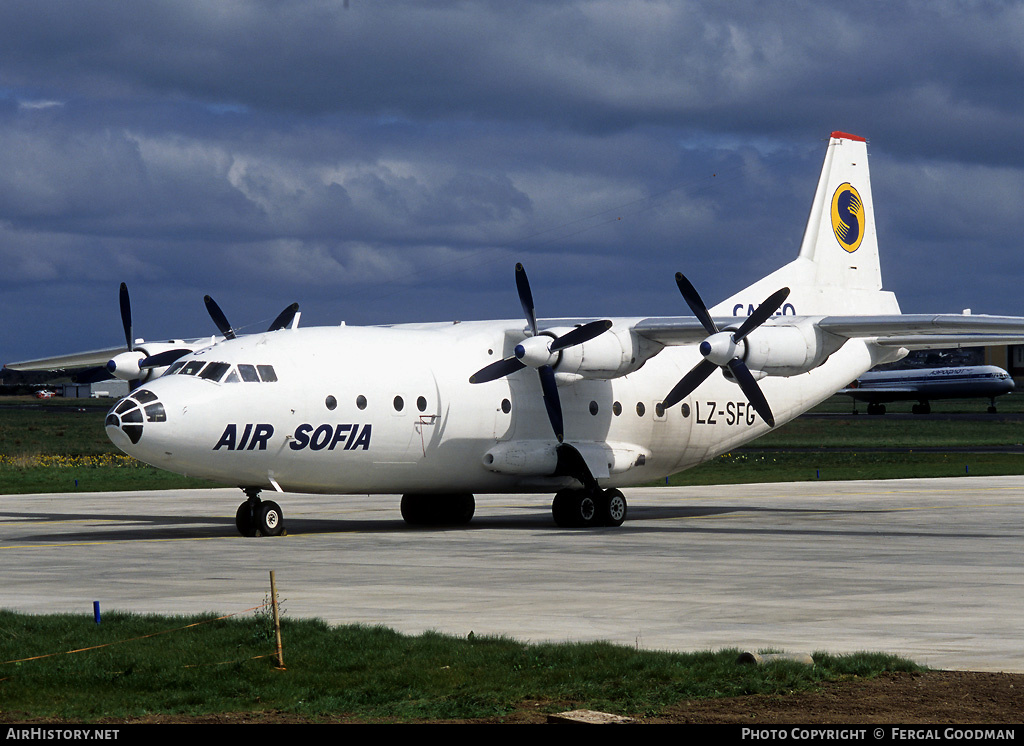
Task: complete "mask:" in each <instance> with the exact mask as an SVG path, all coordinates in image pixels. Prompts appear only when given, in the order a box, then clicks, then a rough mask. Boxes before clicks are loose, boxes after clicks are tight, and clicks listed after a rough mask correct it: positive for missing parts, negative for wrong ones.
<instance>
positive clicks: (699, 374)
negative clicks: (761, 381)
mask: <svg viewBox="0 0 1024 746" xmlns="http://www.w3.org/2000/svg"><path fill="white" fill-rule="evenodd" d="M676 285H678V286H679V292H680V293H682V295H683V299H684V300H685V301H686V304H687V305H688V306H689V307H690V310H691V311H693V315H694V316H696V317H697V320H698V321H700V323H701V325H702V326H703V327H704V329H705V331H707V333H708V337H707V339H705V340H704V341H703V342H701V343H700V354H701V355H703V356H704V359H703V360H701V361H700V362H699V363H697V364H696V365H695V366H694V367H693V368H692V369H691V370H690V372H689V373H687V374H686V375H685V376H683V378H682V379H681V380H680V381H679V383H677V384H676V385H675V386H674V387H673V388H672V390H671V391H669V392H668V396H666V397H665V401H664V402H663V404H664V406H665V407H671V406H673V405H674V404H676V403H678V402H680V401H682V400H683V399H685V398H686V397H687V396H689V395H690V393H691V392H692V391H693V390H694V389H696V388H697V387H698V386H699V385H700V384H701V383H703V382H704V380H705V379H706V378H707V377H708V376H710V375H711V374H712V373H713V372H714V371H715V369H716V368H728V369H729V371H730V372H731V373H732V376H733V378H735V379H736V383H738V384H739V387H740V389H741V390H742V391H743V394H744V395H745V396H746V397H747V400H748V401H749V402H750V404H751V406H753V407H754V411H755V412H757V413H758V414H759V415H761V419H763V420H764V421H765V422H767V423H768V425H769V427H775V417H774V415H772V410H771V407H769V406H768V400H767V399H765V397H764V394H763V393H762V392H761V387H760V386H758V385H757V381H756V380H755V379H754V376H753V374H752V373H751V372H750V369H749V368H748V367H747V364H746V363H744V362H743V358H742V355H743V348H742V343H743V340H745V339H746V338H747V335H749V334H750V333H751V332H752V331H754V330H755V329H756V328H757V327H759V326H761V324H763V323H764V322H765V321H767V320H768V319H769V318H770V317H771V316H772V315H773V314H774V313H775V312H776V311H777V310H779V308H780V307H781V306H782V303H783V302H784V301H785V300H786V298H787V297H788V296H789V288H782V289H781V290H777V291H776V292H774V293H772V294H771V295H770V296H768V298H767V299H765V301H764V303H762V304H761V305H759V306H758V307H757V308H756V309H754V312H753V313H751V314H750V315H749V316H747V318H746V319H745V320H744V321H743V323H742V324H740V326H739V328H737V329H736V330H729V329H726V330H725V331H720V330H719V329H718V325H717V324H715V321H714V319H712V318H711V314H710V313H708V308H707V306H706V305H705V304H704V301H703V300H702V299H701V297H700V294H699V293H698V292H697V289H696V288H695V287H694V286H693V284H692V283H691V282H690V281H689V280H687V279H686V277H684V276H683V274H682V273H681V272H677V273H676Z"/></svg>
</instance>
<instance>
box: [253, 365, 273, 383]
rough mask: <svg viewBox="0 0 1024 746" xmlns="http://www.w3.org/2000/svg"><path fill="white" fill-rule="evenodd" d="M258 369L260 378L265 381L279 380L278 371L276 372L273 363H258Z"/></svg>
mask: <svg viewBox="0 0 1024 746" xmlns="http://www.w3.org/2000/svg"><path fill="white" fill-rule="evenodd" d="M256 370H258V371H259V372H260V380H262V381H263V383H273V382H274V381H276V380H277V373H275V372H274V366H273V365H257V366H256Z"/></svg>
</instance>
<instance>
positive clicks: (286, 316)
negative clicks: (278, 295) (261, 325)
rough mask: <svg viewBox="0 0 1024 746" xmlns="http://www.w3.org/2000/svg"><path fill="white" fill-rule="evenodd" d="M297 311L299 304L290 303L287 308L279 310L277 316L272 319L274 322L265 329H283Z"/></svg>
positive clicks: (273, 330) (272, 330) (270, 330)
mask: <svg viewBox="0 0 1024 746" xmlns="http://www.w3.org/2000/svg"><path fill="white" fill-rule="evenodd" d="M298 312H299V304H298V303H292V304H291V305H290V306H288V308H286V309H284V310H283V311H281V313H279V314H278V316H277V318H276V319H274V323H273V324H271V325H270V328H269V329H267V331H268V332H276V331H277V330H278V329H284V328H285V327H286V326H288V325H289V324H290V323H292V319H294V318H295V314H297V313H298Z"/></svg>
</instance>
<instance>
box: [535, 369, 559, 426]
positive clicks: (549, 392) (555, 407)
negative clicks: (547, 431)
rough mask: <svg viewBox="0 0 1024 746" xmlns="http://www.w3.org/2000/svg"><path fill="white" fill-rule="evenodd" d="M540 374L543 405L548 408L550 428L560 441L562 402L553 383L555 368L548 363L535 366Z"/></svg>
mask: <svg viewBox="0 0 1024 746" xmlns="http://www.w3.org/2000/svg"><path fill="white" fill-rule="evenodd" d="M537 373H538V374H539V375H540V388H541V390H542V391H543V392H544V407H545V408H546V409H547V410H548V420H550V421H551V429H552V430H554V431H555V437H556V438H558V442H559V443H561V442H562V438H563V437H564V435H565V427H564V426H563V424H562V404H561V402H560V401H559V399H558V385H557V384H556V383H555V370H554V368H552V367H551V366H550V365H542V366H541V367H540V368H537Z"/></svg>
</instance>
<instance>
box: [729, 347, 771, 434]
mask: <svg viewBox="0 0 1024 746" xmlns="http://www.w3.org/2000/svg"><path fill="white" fill-rule="evenodd" d="M729 370H731V371H732V374H733V375H734V376H735V377H736V383H738V384H739V385H740V389H741V390H742V391H743V393H744V395H746V397H747V401H749V402H750V404H751V405H752V406H753V407H754V411H755V412H757V413H758V414H759V415H761V419H762V420H764V421H765V422H767V423H768V426H769V427H775V416H774V415H773V414H772V410H771V407H769V406H768V400H767V399H765V398H764V393H762V391H761V387H760V386H758V385H757V381H755V380H754V376H753V375H752V374H751V372H750V369H749V368H747V365H746V363H744V362H743V361H742V360H740V359H739V358H733V359H732V360H731V361H730V362H729Z"/></svg>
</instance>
